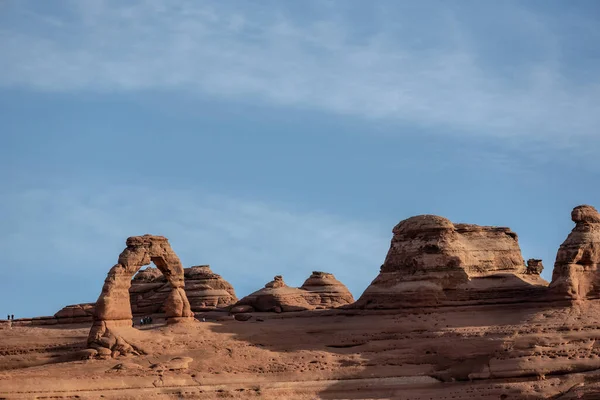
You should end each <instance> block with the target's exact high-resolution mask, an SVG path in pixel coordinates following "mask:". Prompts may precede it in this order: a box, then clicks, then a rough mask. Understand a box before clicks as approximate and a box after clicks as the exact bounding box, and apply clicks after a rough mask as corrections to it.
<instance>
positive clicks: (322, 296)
mask: <svg viewBox="0 0 600 400" xmlns="http://www.w3.org/2000/svg"><path fill="white" fill-rule="evenodd" d="M353 301H354V299H353V297H352V294H351V293H350V292H349V291H348V289H347V288H346V287H345V286H344V285H343V284H342V283H341V282H340V281H338V280H337V279H335V277H334V276H333V274H330V273H327V272H319V271H315V272H313V273H312V275H311V276H310V277H309V278H308V279H307V280H306V281H305V282H304V284H303V285H302V287H300V288H294V287H289V286H288V285H286V284H285V282H284V281H283V277H282V276H281V275H277V276H275V277H274V278H273V280H272V281H271V282H269V283H267V284H266V285H265V287H264V288H263V289H260V290H258V291H256V292H254V293H252V294H250V295H248V296H246V297H244V298H243V299H241V300H240V301H238V302H237V303H236V305H235V306H234V307H233V308H232V310H231V311H232V312H233V313H236V312H251V311H262V312H271V311H272V312H289V311H305V310H315V309H325V308H335V307H339V306H342V305H347V304H350V303H352V302H353Z"/></svg>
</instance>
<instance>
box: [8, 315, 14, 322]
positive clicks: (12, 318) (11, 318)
mask: <svg viewBox="0 0 600 400" xmlns="http://www.w3.org/2000/svg"><path fill="white" fill-rule="evenodd" d="M6 319H7V320H9V321H14V320H15V314H7V315H6Z"/></svg>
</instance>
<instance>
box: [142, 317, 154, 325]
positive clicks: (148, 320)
mask: <svg viewBox="0 0 600 400" xmlns="http://www.w3.org/2000/svg"><path fill="white" fill-rule="evenodd" d="M151 323H152V317H143V318H142V319H140V325H148V324H151Z"/></svg>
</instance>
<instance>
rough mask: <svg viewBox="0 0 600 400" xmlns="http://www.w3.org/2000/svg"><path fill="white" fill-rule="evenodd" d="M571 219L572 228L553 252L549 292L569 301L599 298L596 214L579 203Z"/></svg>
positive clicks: (599, 243) (599, 238)
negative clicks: (553, 258) (554, 259)
mask: <svg viewBox="0 0 600 400" xmlns="http://www.w3.org/2000/svg"><path fill="white" fill-rule="evenodd" d="M571 219H572V220H573V222H575V227H574V228H573V230H572V231H571V233H570V234H569V236H568V237H567V239H566V240H565V241H564V242H563V244H562V245H561V246H560V248H559V249H558V253H557V254H556V262H555V263H554V271H553V273H552V283H551V284H550V289H551V292H552V294H554V295H556V296H558V297H561V298H565V299H571V300H583V299H597V298H600V271H599V267H600V214H599V213H598V211H597V210H596V209H595V208H594V207H592V206H588V205H582V206H578V207H575V208H574V209H573V211H572V212H571Z"/></svg>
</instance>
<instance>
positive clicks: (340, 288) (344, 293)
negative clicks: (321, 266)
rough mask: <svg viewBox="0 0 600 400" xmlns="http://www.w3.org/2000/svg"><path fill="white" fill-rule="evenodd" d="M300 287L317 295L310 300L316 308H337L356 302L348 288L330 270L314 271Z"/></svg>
mask: <svg viewBox="0 0 600 400" xmlns="http://www.w3.org/2000/svg"><path fill="white" fill-rule="evenodd" d="M300 289H302V290H306V291H307V292H309V293H311V294H315V295H317V296H314V297H312V296H311V298H310V299H309V300H308V301H309V303H311V304H312V305H314V306H315V308H335V307H340V306H343V305H346V304H350V303H354V297H352V293H350V291H349V290H348V288H347V287H346V286H345V285H344V284H343V283H342V282H340V281H338V280H337V279H336V278H335V276H333V274H330V273H328V272H321V271H313V273H312V274H311V276H310V277H309V278H308V279H307V280H306V281H304V283H303V284H302V286H300ZM313 299H314V300H313Z"/></svg>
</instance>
